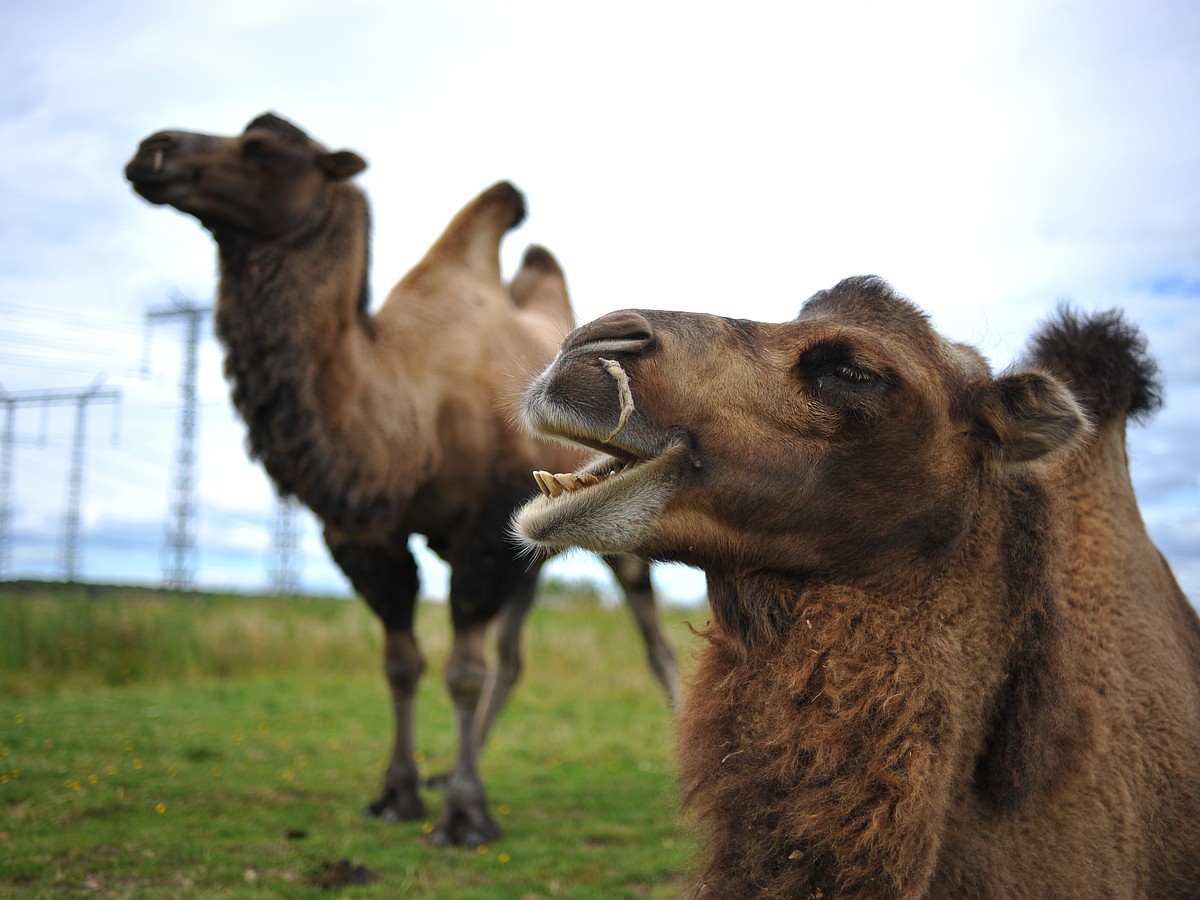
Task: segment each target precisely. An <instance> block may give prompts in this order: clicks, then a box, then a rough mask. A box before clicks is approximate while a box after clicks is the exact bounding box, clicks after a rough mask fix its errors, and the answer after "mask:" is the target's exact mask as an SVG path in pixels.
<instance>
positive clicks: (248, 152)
mask: <svg viewBox="0 0 1200 900" xmlns="http://www.w3.org/2000/svg"><path fill="white" fill-rule="evenodd" d="M242 155H243V156H244V157H245V158H246V159H247V160H250V161H251V162H266V161H267V160H269V159H271V158H272V157H273V156H275V151H274V149H273V148H272V147H271V146H270V145H269V144H268V143H267V142H266V141H263V140H258V139H254V138H251V139H250V140H248V141H246V142H245V143H244V144H242Z"/></svg>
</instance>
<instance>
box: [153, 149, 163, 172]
mask: <svg viewBox="0 0 1200 900" xmlns="http://www.w3.org/2000/svg"><path fill="white" fill-rule="evenodd" d="M165 157H166V154H165V153H164V152H163V151H162V150H155V151H154V156H153V164H152V166H151V168H152V169H153V170H154V171H155V172H161V171H162V167H163V159H164V158H165Z"/></svg>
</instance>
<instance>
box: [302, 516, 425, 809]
mask: <svg viewBox="0 0 1200 900" xmlns="http://www.w3.org/2000/svg"><path fill="white" fill-rule="evenodd" d="M325 543H326V545H327V546H328V547H329V551H330V553H331V554H332V556H333V559H334V562H336V563H337V564H338V566H339V567H340V568H341V570H342V571H343V572H344V573H345V574H346V577H347V578H349V579H350V583H351V584H352V585H353V586H354V589H355V590H356V591H357V592H358V593H359V594H360V595H361V596H362V598H363V599H364V600H365V601H366V602H367V605H368V606H370V607H371V609H372V611H373V612H374V613H375V614H376V615H377V616H379V619H380V621H381V622H382V623H383V673H384V677H385V678H386V679H387V684H388V688H389V690H390V691H391V697H392V714H393V724H394V726H395V731H394V736H393V743H392V755H391V759H390V760H389V761H388V765H387V769H386V770H385V771H384V774H383V785H382V787H381V788H380V791H379V795H378V796H377V797H376V798H375V799H374V800H372V801H371V802H369V803H368V804H367V805H366V806H365V807H364V808H363V812H364V813H365V814H366V815H369V816H376V817H378V818H381V819H386V820H388V821H393V822H399V821H412V820H414V819H423V818H424V817H425V804H424V803H423V802H422V800H421V797H420V796H419V795H418V793H417V786H418V783H419V779H418V777H417V763H416V759H415V758H414V755H413V749H414V748H413V744H414V740H413V734H414V721H413V712H414V704H415V700H416V692H417V683H418V682H419V681H420V678H421V673H422V672H423V671H424V669H425V661H424V659H423V658H422V657H421V651H420V648H419V647H418V645H417V640H416V637H415V635H414V634H413V614H414V611H415V608H416V601H417V591H418V589H419V585H420V582H419V578H418V573H417V563H416V560H415V559H413V557H412V554H411V553H410V552H409V551H408V548H407V546H405V545H401V546H400V549H399V550H395V549H392V548H388V547H384V546H381V545H374V544H362V543H358V542H355V541H352V540H349V539H346V538H345V537H343V536H342V535H341V534H339V533H338V532H337V531H335V530H333V529H332V528H326V529H325Z"/></svg>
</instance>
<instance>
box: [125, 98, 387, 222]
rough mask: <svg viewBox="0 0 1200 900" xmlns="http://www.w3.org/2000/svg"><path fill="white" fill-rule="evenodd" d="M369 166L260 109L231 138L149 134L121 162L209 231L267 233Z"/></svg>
mask: <svg viewBox="0 0 1200 900" xmlns="http://www.w3.org/2000/svg"><path fill="white" fill-rule="evenodd" d="M366 167H367V164H366V162H364V161H363V159H362V158H361V157H360V156H358V155H357V154H356V153H352V152H351V151H349V150H338V151H333V152H331V151H329V150H327V149H326V148H325V147H323V146H322V145H321V144H319V143H317V142H316V141H314V140H313V139H312V138H310V137H309V136H308V135H307V134H305V133H304V132H303V131H301V130H300V129H299V128H297V127H296V126H295V125H293V124H291V123H290V122H288V121H286V120H284V119H281V118H279V117H278V116H276V115H274V114H272V113H265V114H263V115H261V116H259V117H258V118H256V119H255V120H254V121H252V122H251V123H250V124H249V125H247V126H246V130H245V131H243V132H242V133H241V134H240V135H236V136H233V137H222V136H218V135H210V134H197V133H194V132H189V131H160V132H158V133H157V134H152V135H151V136H150V137H148V138H146V139H145V140H144V141H142V143H141V146H139V147H138V151H137V154H136V155H135V156H134V157H133V159H132V160H130V162H129V164H128V165H127V166H126V167H125V177H126V178H128V179H129V181H130V183H131V184H132V185H133V189H134V190H135V191H137V192H138V193H139V194H140V195H141V196H142V197H144V198H145V199H147V200H149V201H150V202H151V203H156V204H167V205H169V206H173V207H175V208H176V209H178V210H179V211H180V212H184V213H187V214H188V215H191V216H195V217H196V218H197V219H198V220H199V221H200V223H201V224H202V225H204V226H205V227H206V228H208V229H209V230H210V231H212V232H213V233H214V234H220V233H225V232H229V231H232V232H235V233H242V234H249V235H254V236H257V237H260V238H265V239H272V238H278V237H281V236H283V235H285V234H288V233H289V232H292V231H294V230H295V229H296V228H297V227H299V226H300V225H301V224H302V223H303V222H305V221H307V220H308V219H309V217H310V216H311V215H312V214H313V212H314V210H316V209H318V208H319V207H320V205H321V199H322V197H323V196H324V194H325V191H326V188H327V187H328V185H329V184H330V183H332V182H338V181H343V180H345V179H347V178H350V177H352V176H354V175H357V174H358V173H359V172H361V171H362V170H363V169H365V168H366Z"/></svg>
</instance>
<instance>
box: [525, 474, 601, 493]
mask: <svg viewBox="0 0 1200 900" xmlns="http://www.w3.org/2000/svg"><path fill="white" fill-rule="evenodd" d="M606 477H607V476H605V475H592V474H590V473H586V472H585V473H584V474H582V475H576V474H574V473H572V472H560V473H559V474H557V475H552V474H550V473H549V472H547V471H546V470H545V469H538V470H536V471H535V472H534V473H533V480H534V481H536V482H537V486H538V490H540V491H541V492H542V496H543V497H547V498H549V499H551V500H553V499H554V498H555V497H561V496H562V495H563V494H573V493H575V492H576V491H581V490H583V489H584V488H587V487H591V486H592V485H594V484H599V483H600V482H601V481H603V480H604V479H605V478H606Z"/></svg>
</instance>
